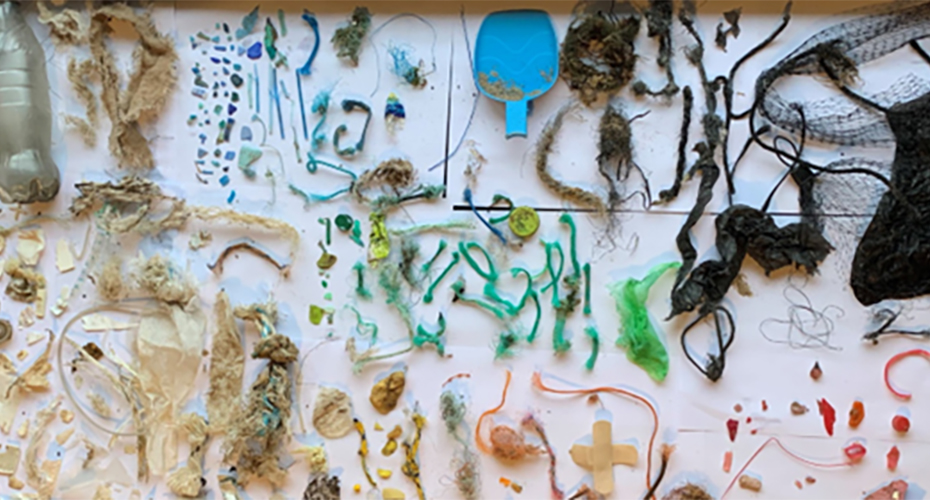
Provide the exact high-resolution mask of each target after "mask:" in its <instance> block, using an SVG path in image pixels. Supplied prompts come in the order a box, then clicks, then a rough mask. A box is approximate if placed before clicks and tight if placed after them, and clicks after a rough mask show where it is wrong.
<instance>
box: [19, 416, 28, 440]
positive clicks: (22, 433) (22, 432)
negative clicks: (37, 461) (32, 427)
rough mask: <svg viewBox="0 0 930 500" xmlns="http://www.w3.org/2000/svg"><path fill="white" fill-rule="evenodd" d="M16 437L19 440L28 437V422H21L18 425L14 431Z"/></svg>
mask: <svg viewBox="0 0 930 500" xmlns="http://www.w3.org/2000/svg"><path fill="white" fill-rule="evenodd" d="M16 435H17V436H19V438H20V439H26V436H28V435H29V420H23V423H21V424H19V429H16Z"/></svg>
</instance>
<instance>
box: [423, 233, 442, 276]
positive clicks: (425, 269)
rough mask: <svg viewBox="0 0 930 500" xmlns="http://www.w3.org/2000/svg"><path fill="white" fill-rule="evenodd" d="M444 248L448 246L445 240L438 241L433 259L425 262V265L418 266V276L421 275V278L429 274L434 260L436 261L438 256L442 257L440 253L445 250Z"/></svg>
mask: <svg viewBox="0 0 930 500" xmlns="http://www.w3.org/2000/svg"><path fill="white" fill-rule="evenodd" d="M446 246H448V244H447V243H446V240H439V248H437V249H436V253H434V254H433V258H431V259H430V260H428V261H426V263H425V264H423V265H422V266H420V274H422V275H423V276H426V275H428V274H429V270H430V268H432V267H433V264H435V263H436V259H438V258H439V256H440V255H442V252H443V250H445V249H446Z"/></svg>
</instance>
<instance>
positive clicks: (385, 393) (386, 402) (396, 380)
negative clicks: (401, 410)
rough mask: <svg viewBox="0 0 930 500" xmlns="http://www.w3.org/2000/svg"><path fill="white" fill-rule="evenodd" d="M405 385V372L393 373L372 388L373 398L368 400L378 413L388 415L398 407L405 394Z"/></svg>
mask: <svg viewBox="0 0 930 500" xmlns="http://www.w3.org/2000/svg"><path fill="white" fill-rule="evenodd" d="M405 384H406V377H405V375H404V372H403V371H396V372H393V373H391V374H390V375H388V376H387V377H385V378H384V380H382V381H380V382H378V383H377V384H375V385H374V387H372V388H371V396H370V397H369V398H368V400H369V401H371V405H372V406H374V407H375V409H376V410H378V413H381V414H382V415H387V414H388V413H390V412H391V411H392V410H393V409H394V408H395V407H397V401H398V400H400V397H401V395H403V393H404V385H405Z"/></svg>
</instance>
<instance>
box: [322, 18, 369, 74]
mask: <svg viewBox="0 0 930 500" xmlns="http://www.w3.org/2000/svg"><path fill="white" fill-rule="evenodd" d="M369 28H371V12H369V11H368V8H367V7H356V8H355V10H354V11H352V17H351V18H349V24H348V25H347V26H343V27H342V28H339V29H337V30H336V32H335V33H334V34H333V39H332V42H333V46H334V47H336V56H337V57H340V58H343V59H348V60H349V61H350V62H351V63H352V65H353V66H358V54H359V52H361V50H362V42H363V41H364V40H365V35H367V34H368V29H369Z"/></svg>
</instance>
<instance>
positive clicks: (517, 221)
mask: <svg viewBox="0 0 930 500" xmlns="http://www.w3.org/2000/svg"><path fill="white" fill-rule="evenodd" d="M508 224H509V225H510V230H511V231H513V234H515V235H517V236H519V237H521V238H529V237H530V236H533V235H534V234H536V230H537V229H539V214H537V213H536V210H533V209H532V208H530V207H527V206H520V207H517V208H515V209H513V212H511V213H510V221H509V222H508Z"/></svg>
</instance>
